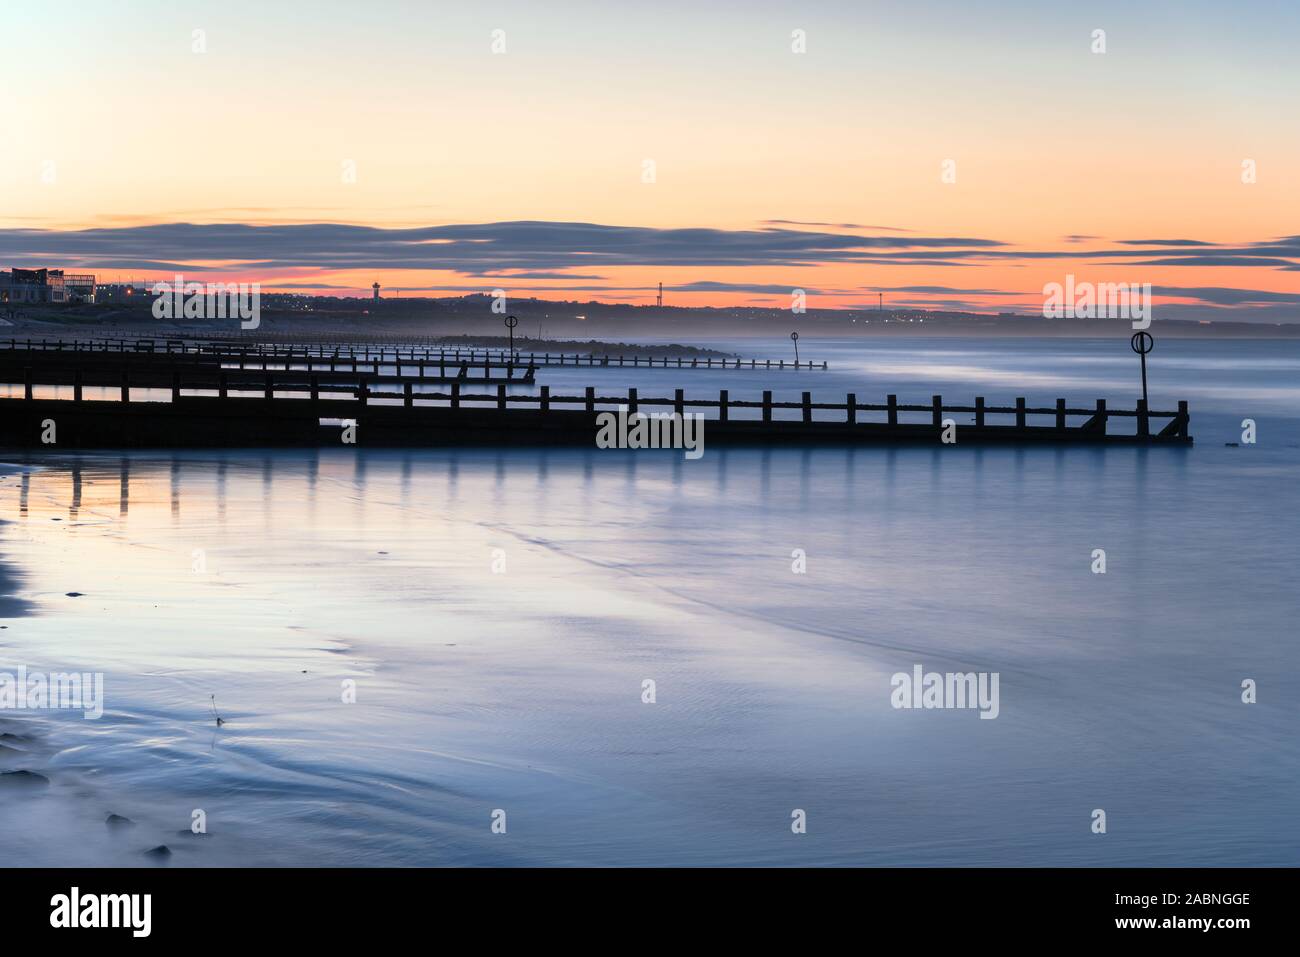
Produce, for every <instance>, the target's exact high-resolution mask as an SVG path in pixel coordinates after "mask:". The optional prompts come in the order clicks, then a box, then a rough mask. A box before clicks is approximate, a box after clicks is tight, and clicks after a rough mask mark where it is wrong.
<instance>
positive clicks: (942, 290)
mask: <svg viewBox="0 0 1300 957" xmlns="http://www.w3.org/2000/svg"><path fill="white" fill-rule="evenodd" d="M869 291H871V292H919V293H935V294H940V295H954V296H1019V295H1021V293H1018V292H1011V291H1007V290H1002V289H957V288H954V287H953V286H871V287H869Z"/></svg>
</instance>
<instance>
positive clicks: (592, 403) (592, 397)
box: [587, 385, 596, 412]
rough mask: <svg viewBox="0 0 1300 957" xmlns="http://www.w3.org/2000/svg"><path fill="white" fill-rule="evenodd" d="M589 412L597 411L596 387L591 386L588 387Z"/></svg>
mask: <svg viewBox="0 0 1300 957" xmlns="http://www.w3.org/2000/svg"><path fill="white" fill-rule="evenodd" d="M587 411H588V412H595V411H596V387H595V386H591V385H589V386H587Z"/></svg>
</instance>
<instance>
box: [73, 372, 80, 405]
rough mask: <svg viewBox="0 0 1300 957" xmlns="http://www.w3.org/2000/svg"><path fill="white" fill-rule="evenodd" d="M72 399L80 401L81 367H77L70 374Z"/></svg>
mask: <svg viewBox="0 0 1300 957" xmlns="http://www.w3.org/2000/svg"><path fill="white" fill-rule="evenodd" d="M72 401H73V402H80V401H81V369H80V368H78V369H77V371H76V372H74V373H73V375H72Z"/></svg>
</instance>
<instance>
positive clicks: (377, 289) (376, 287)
mask: <svg viewBox="0 0 1300 957" xmlns="http://www.w3.org/2000/svg"><path fill="white" fill-rule="evenodd" d="M370 288H371V289H373V290H374V291H375V302H378V301H379V283H375V284H374V285H373V286H371V287H370Z"/></svg>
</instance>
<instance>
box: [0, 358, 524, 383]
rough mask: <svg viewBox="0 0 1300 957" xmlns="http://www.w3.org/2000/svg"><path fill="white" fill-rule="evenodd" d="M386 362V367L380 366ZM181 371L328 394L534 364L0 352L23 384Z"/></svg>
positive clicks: (1, 370) (510, 378) (0, 361)
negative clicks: (314, 385) (315, 387)
mask: <svg viewBox="0 0 1300 957" xmlns="http://www.w3.org/2000/svg"><path fill="white" fill-rule="evenodd" d="M390 367H391V369H392V371H388V369H389V368H390ZM181 373H183V374H184V375H185V376H186V382H187V383H189V384H190V385H191V387H192V388H209V389H215V390H218V391H219V392H221V393H224V392H225V391H226V390H227V389H235V390H240V389H249V388H253V389H262V388H265V387H268V386H270V387H274V388H280V389H287V388H292V387H293V386H299V387H303V388H305V387H306V386H307V385H308V384H309V381H310V378H311V377H312V376H314V377H315V378H316V380H317V381H318V382H319V383H320V384H321V385H328V386H330V387H332V391H340V392H341V391H353V392H355V391H356V390H357V389H359V388H360V387H361V383H363V382H369V383H370V384H372V385H373V384H376V383H382V384H384V385H404V384H405V383H407V382H411V383H414V384H417V385H420V384H424V385H445V384H448V383H452V382H462V383H465V384H471V385H496V384H498V383H502V384H508V385H509V384H513V385H532V384H533V382H534V381H535V379H536V375H537V369H536V368H535V367H534V366H531V365H527V364H525V363H520V362H510V361H507V362H503V363H478V364H476V365H470V364H469V363H467V362H454V361H451V360H447V361H445V362H444V361H437V360H434V361H431V362H427V363H426V362H423V361H410V360H406V361H399V362H396V363H391V362H389V363H385V362H381V361H380V360H378V359H376V360H373V361H369V362H367V361H364V360H361V359H357V358H336V357H332V356H331V357H329V358H321V359H317V358H311V359H295V360H293V361H286V360H283V359H272V358H269V357H266V356H235V357H230V358H226V357H220V356H211V355H205V354H199V353H177V354H173V355H167V354H165V353H130V354H121V353H103V352H85V353H82V352H61V351H41V350H35V351H22V350H19V351H17V352H15V351H4V350H0V380H3V381H7V382H14V383H17V382H26V381H27V380H28V378H29V377H36V378H38V379H39V380H40V383H41V384H42V385H70V386H74V387H76V386H118V385H120V384H121V383H122V382H123V381H124V380H125V381H128V382H130V383H131V384H132V385H134V386H135V387H137V388H163V389H165V388H168V387H170V386H171V384H172V379H173V378H174V376H176V375H177V374H181Z"/></svg>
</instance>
